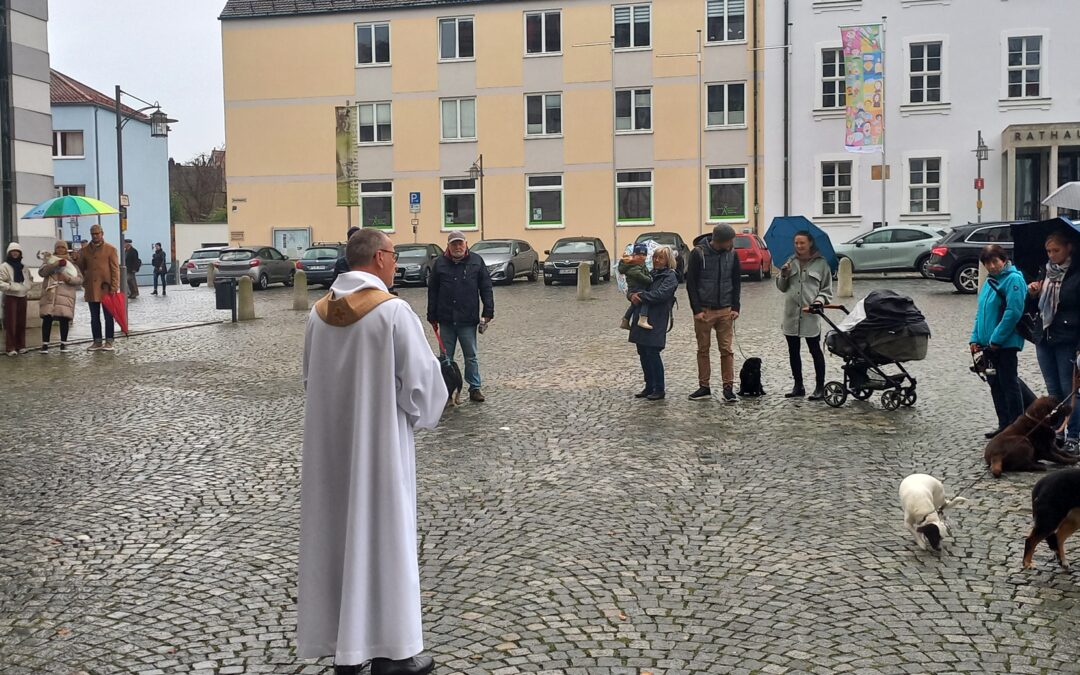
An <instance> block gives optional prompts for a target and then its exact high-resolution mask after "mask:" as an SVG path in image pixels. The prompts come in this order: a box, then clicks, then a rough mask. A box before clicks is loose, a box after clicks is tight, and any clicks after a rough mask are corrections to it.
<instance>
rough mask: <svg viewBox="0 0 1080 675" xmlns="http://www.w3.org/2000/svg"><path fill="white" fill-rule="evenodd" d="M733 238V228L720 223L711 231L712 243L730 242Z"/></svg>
mask: <svg viewBox="0 0 1080 675" xmlns="http://www.w3.org/2000/svg"><path fill="white" fill-rule="evenodd" d="M734 238H735V228H733V227H732V226H730V225H725V224H724V223H721V224H719V225H717V226H716V227H714V228H713V229H712V240H713V241H731V240H732V239H734Z"/></svg>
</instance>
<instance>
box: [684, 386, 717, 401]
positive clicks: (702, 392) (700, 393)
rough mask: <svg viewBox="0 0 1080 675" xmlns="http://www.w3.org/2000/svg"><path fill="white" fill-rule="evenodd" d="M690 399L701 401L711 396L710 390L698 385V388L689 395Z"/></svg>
mask: <svg viewBox="0 0 1080 675" xmlns="http://www.w3.org/2000/svg"><path fill="white" fill-rule="evenodd" d="M689 398H690V400H691V401H701V400H704V399H707V398H712V390H711V389H709V388H708V387H698V390H697V391H695V392H694V393H693V394H690V396H689Z"/></svg>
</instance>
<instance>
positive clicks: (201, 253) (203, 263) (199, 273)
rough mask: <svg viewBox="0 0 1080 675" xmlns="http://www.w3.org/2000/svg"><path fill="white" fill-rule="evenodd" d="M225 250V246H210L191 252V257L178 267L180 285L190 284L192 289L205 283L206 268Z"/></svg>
mask: <svg viewBox="0 0 1080 675" xmlns="http://www.w3.org/2000/svg"><path fill="white" fill-rule="evenodd" d="M226 248H227V247H226V246H212V247H209V248H200V249H198V250H197V251H193V252H192V253H191V257H190V258H188V259H187V260H185V261H184V264H183V265H181V266H180V283H182V284H190V285H191V287H192V288H198V287H199V286H200V285H201V284H204V283H206V270H207V268H209V267H210V266H211V265H213V264H214V261H215V260H217V259H218V255H220V254H221V252H222V251H224V250H225V249H226Z"/></svg>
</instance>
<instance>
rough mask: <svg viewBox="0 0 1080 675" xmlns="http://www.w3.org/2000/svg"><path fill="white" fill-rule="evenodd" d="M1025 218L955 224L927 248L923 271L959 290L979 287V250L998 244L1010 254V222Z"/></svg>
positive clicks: (973, 291)
mask: <svg viewBox="0 0 1080 675" xmlns="http://www.w3.org/2000/svg"><path fill="white" fill-rule="evenodd" d="M1023 222H1027V221H1022V220H1016V221H997V222H991V223H969V224H967V225H957V226H956V227H954V228H953V229H952V232H949V233H948V234H947V235H945V238H944V239H942V240H941V241H939V242H937V244H936V245H935V246H934V248H933V249H931V251H930V261H929V262H928V263H927V265H926V270H927V272H928V273H929V274H930V278H931V279H937V280H938V281H949V282H952V285H953V286H955V287H956V290H958V291H960V292H961V293H975V292H976V291H978V290H979V251H981V250H982V247H983V246H986V245H987V244H999V245H1000V246H1001V247H1002V248H1004V249H1005V251H1006V252H1008V253H1009V254H1010V255H1012V248H1013V241H1012V225H1013V224H1014V223H1023Z"/></svg>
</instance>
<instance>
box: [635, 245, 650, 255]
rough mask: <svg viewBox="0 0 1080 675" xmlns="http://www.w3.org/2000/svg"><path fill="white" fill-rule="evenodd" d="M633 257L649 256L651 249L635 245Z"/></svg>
mask: <svg viewBox="0 0 1080 675" xmlns="http://www.w3.org/2000/svg"><path fill="white" fill-rule="evenodd" d="M632 255H649V247H648V246H646V245H645V244H634V251H633V253H632Z"/></svg>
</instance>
